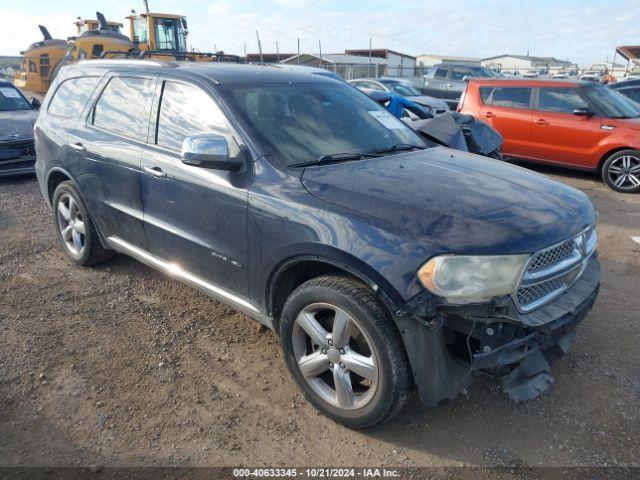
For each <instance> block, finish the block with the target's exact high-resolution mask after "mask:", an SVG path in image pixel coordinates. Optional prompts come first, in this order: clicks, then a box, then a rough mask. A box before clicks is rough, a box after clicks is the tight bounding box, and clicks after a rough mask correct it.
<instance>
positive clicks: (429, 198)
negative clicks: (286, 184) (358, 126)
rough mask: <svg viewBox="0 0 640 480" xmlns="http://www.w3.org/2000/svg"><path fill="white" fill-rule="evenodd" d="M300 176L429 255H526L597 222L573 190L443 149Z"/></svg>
mask: <svg viewBox="0 0 640 480" xmlns="http://www.w3.org/2000/svg"><path fill="white" fill-rule="evenodd" d="M301 180H302V182H303V184H304V186H305V188H306V189H307V190H308V191H309V192H310V193H311V194H312V195H314V196H316V197H318V198H320V199H322V200H324V201H326V202H330V203H333V204H336V205H339V206H341V207H344V208H347V209H350V210H352V211H354V212H357V213H358V214H361V215H364V216H367V217H369V218H370V219H372V220H375V221H376V223H378V224H379V225H380V226H381V227H382V228H386V229H390V230H392V231H393V232H394V233H397V234H401V235H404V236H410V237H412V238H413V239H415V240H417V241H418V242H420V243H421V244H422V245H424V246H426V247H430V250H431V251H432V252H433V254H437V253H441V252H449V253H469V254H471V253H477V254H497V253H500V254H507V253H531V252H534V251H536V250H539V249H540V248H543V247H546V246H549V245H552V244H554V243H557V242H559V241H561V240H564V239H566V238H568V237H570V236H572V235H574V234H577V233H579V232H580V231H581V230H583V229H584V228H585V227H587V226H588V225H591V224H593V223H595V220H596V211H595V209H594V206H593V204H592V203H591V201H590V200H589V198H588V197H587V196H586V195H585V194H583V193H582V192H580V191H578V190H576V189H574V188H571V187H568V186H566V185H564V184H562V183H559V182H556V181H553V180H551V179H549V178H547V177H546V176H544V175H540V174H537V173H533V172H531V171H529V170H526V169H524V168H521V167H516V166H513V165H509V164H507V163H504V162H500V161H497V160H492V159H488V158H486V157H480V156H478V155H473V154H470V153H466V152H459V151H456V150H451V149H448V148H444V147H435V148H430V149H427V150H421V151H414V152H408V153H405V154H399V155H388V156H385V157H380V158H373V159H365V160H358V161H351V162H343V163H337V164H332V165H324V166H314V167H309V168H307V169H305V171H304V173H303V175H302V177H301Z"/></svg>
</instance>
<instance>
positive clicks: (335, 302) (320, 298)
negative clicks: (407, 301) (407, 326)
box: [280, 275, 412, 428]
mask: <svg viewBox="0 0 640 480" xmlns="http://www.w3.org/2000/svg"><path fill="white" fill-rule="evenodd" d="M280 339H281V343H282V349H283V352H284V358H285V362H286V364H287V368H288V369H289V372H290V373H291V375H292V376H293V378H294V380H295V381H296V383H297V384H298V386H299V387H300V388H301V389H302V391H303V392H304V394H305V396H306V397H307V400H308V401H309V402H310V403H311V404H312V405H313V406H314V407H315V408H316V409H318V410H319V411H320V412H322V413H323V414H324V415H326V416H327V417H329V418H331V419H332V420H334V421H335V422H338V423H341V424H343V425H345V426H347V427H351V428H368V427H372V426H374V425H377V424H379V423H381V422H384V421H386V420H388V419H390V418H391V417H393V416H394V415H395V414H396V413H398V412H399V411H400V410H401V408H402V407H403V405H404V404H405V403H406V401H407V399H408V398H409V396H410V394H411V392H412V377H411V372H410V369H409V364H408V361H407V358H406V354H405V350H404V346H403V343H402V340H401V338H400V334H399V332H398V330H397V329H396V326H395V324H394V322H393V320H392V319H391V318H390V315H389V313H388V311H387V310H386V308H385V307H384V306H383V305H382V304H381V302H380V300H378V298H377V297H376V296H375V295H374V293H373V292H372V291H371V290H370V289H369V288H368V287H367V286H366V285H364V284H363V283H361V282H359V281H357V280H354V279H351V278H347V277H342V276H333V275H332V276H322V277H318V278H315V279H312V280H309V281H307V282H306V283H304V284H303V285H301V286H300V287H298V288H297V289H296V290H295V291H294V292H293V293H292V294H291V295H290V296H289V298H288V299H287V301H286V303H285V305H284V308H283V311H282V320H281V323H280ZM303 372H304V373H303Z"/></svg>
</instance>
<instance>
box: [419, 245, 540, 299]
mask: <svg viewBox="0 0 640 480" xmlns="http://www.w3.org/2000/svg"><path fill="white" fill-rule="evenodd" d="M528 259H529V255H498V256H466V255H440V256H438V257H434V258H432V259H431V260H429V261H428V262H427V263H425V264H424V265H423V266H422V267H421V268H420V270H418V278H420V281H421V282H422V284H423V285H424V286H425V287H427V288H428V289H429V290H430V291H431V292H433V293H435V294H436V295H440V296H441V297H445V298H446V299H447V301H448V302H449V303H457V304H460V303H475V302H483V301H487V300H490V299H491V298H493V297H497V296H501V295H510V294H511V293H513V291H514V290H515V288H516V285H517V284H518V280H519V279H520V277H521V275H522V272H523V270H524V267H525V265H526V263H527V260H528Z"/></svg>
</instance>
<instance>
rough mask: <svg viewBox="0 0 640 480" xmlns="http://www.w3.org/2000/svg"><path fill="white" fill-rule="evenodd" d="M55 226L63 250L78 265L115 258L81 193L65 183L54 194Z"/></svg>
mask: <svg viewBox="0 0 640 480" xmlns="http://www.w3.org/2000/svg"><path fill="white" fill-rule="evenodd" d="M52 205H53V224H54V227H55V230H56V234H57V237H58V242H59V243H60V245H61V246H62V249H63V250H64V252H65V253H66V255H67V257H69V258H70V259H71V260H72V261H73V262H74V263H75V264H76V265H94V264H97V263H101V262H104V261H106V260H108V259H110V258H111V257H112V256H113V251H111V250H107V249H106V248H104V247H103V246H102V243H101V242H100V238H99V237H98V232H97V231H96V227H95V225H94V224H93V220H91V216H90V215H89V211H88V210H87V207H86V206H85V204H84V202H83V201H82V197H81V196H80V192H79V191H78V189H77V188H76V187H75V185H74V184H73V183H72V182H70V181H66V182H62V183H60V185H58V186H57V188H56V190H55V192H54V193H53V202H52Z"/></svg>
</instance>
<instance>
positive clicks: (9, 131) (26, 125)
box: [0, 110, 38, 142]
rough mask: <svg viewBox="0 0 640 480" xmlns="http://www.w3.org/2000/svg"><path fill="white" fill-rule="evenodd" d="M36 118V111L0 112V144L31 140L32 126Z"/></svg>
mask: <svg viewBox="0 0 640 480" xmlns="http://www.w3.org/2000/svg"><path fill="white" fill-rule="evenodd" d="M37 118H38V111H37V110H10V111H8V112H0V142H6V141H16V140H25V139H28V138H33V124H34V123H35V122H36V119H37ZM16 135H17V137H16Z"/></svg>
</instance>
